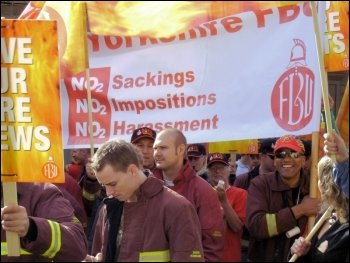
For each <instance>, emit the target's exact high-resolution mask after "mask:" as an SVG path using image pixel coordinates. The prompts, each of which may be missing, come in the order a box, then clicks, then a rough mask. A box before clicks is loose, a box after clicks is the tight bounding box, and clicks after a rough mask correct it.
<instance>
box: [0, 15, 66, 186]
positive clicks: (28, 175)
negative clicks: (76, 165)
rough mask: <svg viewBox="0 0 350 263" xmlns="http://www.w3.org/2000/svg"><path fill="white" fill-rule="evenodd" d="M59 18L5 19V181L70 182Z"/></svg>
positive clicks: (2, 176)
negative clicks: (63, 122)
mask: <svg viewBox="0 0 350 263" xmlns="http://www.w3.org/2000/svg"><path fill="white" fill-rule="evenodd" d="M60 105H61V101H60V90H59V62H58V37H57V25H56V21H40V20H1V181H5V182H9V181H14V182H52V183H58V182H64V170H63V149H62V129H61V108H60Z"/></svg>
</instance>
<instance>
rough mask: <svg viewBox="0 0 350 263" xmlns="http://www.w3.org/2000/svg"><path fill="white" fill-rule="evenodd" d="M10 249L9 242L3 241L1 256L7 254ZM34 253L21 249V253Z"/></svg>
mask: <svg viewBox="0 0 350 263" xmlns="http://www.w3.org/2000/svg"><path fill="white" fill-rule="evenodd" d="M7 253H8V250H7V242H1V256H7ZM31 254H32V253H30V252H28V251H26V250H24V249H22V248H21V249H20V255H31Z"/></svg>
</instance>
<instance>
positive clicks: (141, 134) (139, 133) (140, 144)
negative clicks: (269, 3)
mask: <svg viewBox="0 0 350 263" xmlns="http://www.w3.org/2000/svg"><path fill="white" fill-rule="evenodd" d="M155 139H156V132H155V131H154V130H152V129H150V128H148V127H141V128H138V129H136V130H134V132H133V133H132V136H131V143H132V144H134V145H135V146H136V147H137V148H139V150H140V151H141V153H142V157H143V168H144V169H149V170H151V171H153V170H154V169H155V168H156V165H155V163H154V157H153V152H154V150H153V143H154V140H155Z"/></svg>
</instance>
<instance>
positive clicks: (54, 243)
mask: <svg viewBox="0 0 350 263" xmlns="http://www.w3.org/2000/svg"><path fill="white" fill-rule="evenodd" d="M47 222H48V223H49V225H50V228H51V236H52V239H51V244H50V247H49V249H48V250H46V251H45V253H44V254H43V256H44V257H48V258H53V257H54V256H56V254H57V252H59V251H60V249H61V238H62V237H61V228H60V225H59V223H57V222H54V221H51V220H47Z"/></svg>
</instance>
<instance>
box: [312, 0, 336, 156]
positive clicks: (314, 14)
mask: <svg viewBox="0 0 350 263" xmlns="http://www.w3.org/2000/svg"><path fill="white" fill-rule="evenodd" d="M310 4H311V13H312V19H313V25H314V30H315V37H316V47H317V54H318V59H319V61H318V62H319V70H320V75H321V87H322V97H323V107H324V112H325V117H326V130H327V133H332V132H333V127H332V118H331V110H330V107H329V95H328V80H327V73H326V70H325V66H324V57H323V56H324V52H323V49H322V45H321V37H320V28H319V24H318V18H317V10H316V6H315V1H310ZM332 159H333V161H334V156H333V158H332Z"/></svg>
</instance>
